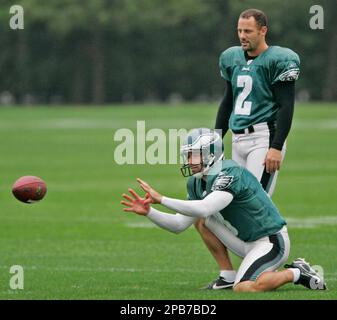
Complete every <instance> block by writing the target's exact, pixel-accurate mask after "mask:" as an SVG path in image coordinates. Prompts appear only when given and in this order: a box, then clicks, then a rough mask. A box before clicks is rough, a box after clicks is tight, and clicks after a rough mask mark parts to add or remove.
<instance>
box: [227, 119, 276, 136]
mask: <svg viewBox="0 0 337 320" xmlns="http://www.w3.org/2000/svg"><path fill="white" fill-rule="evenodd" d="M266 129H268V130H269V131H271V130H275V121H271V122H261V123H257V124H253V125H250V126H249V127H247V128H245V129H240V130H232V132H233V133H234V134H249V133H253V132H257V131H263V130H266Z"/></svg>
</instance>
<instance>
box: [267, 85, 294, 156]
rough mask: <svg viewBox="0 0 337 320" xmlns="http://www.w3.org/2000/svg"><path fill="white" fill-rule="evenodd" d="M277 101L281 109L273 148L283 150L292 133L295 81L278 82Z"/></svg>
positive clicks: (275, 93) (275, 91)
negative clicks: (290, 132)
mask: <svg viewBox="0 0 337 320" xmlns="http://www.w3.org/2000/svg"><path fill="white" fill-rule="evenodd" d="M273 91H274V96H275V101H276V103H277V105H278V107H279V110H278V113H277V119H276V131H275V136H274V139H273V141H272V143H271V145H270V147H271V148H274V149H277V150H282V147H283V144H284V141H285V140H286V138H287V136H288V133H289V131H290V127H291V122H292V119H293V114H294V103H295V81H285V82H277V83H276V84H275V85H274V86H273Z"/></svg>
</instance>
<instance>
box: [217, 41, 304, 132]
mask: <svg viewBox="0 0 337 320" xmlns="http://www.w3.org/2000/svg"><path fill="white" fill-rule="evenodd" d="M219 64H220V73H221V76H222V77H223V78H224V79H225V80H227V81H229V82H231V85H232V91H233V112H232V114H231V116H230V119H229V128H230V129H232V130H241V129H245V128H247V127H248V126H250V125H253V124H257V123H261V122H269V121H274V120H275V119H276V114H277V111H278V106H277V104H276V102H275V98H274V95H273V85H274V84H276V83H277V82H279V81H295V80H297V78H298V75H299V72H300V69H299V66H300V59H299V57H298V55H297V54H296V53H295V52H294V51H292V50H290V49H288V48H282V47H278V46H270V47H268V49H267V50H265V51H263V52H262V53H261V54H260V55H259V56H257V57H256V58H255V59H252V60H246V58H245V54H244V51H243V50H242V48H241V47H231V48H229V49H227V50H226V51H224V52H223V53H222V54H221V56H220V61H219Z"/></svg>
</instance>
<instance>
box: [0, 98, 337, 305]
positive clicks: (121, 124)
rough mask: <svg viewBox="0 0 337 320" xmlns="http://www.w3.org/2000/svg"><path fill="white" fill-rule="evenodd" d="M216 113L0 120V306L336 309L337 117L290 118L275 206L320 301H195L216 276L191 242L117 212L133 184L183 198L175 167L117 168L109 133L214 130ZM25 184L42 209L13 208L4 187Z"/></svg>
mask: <svg viewBox="0 0 337 320" xmlns="http://www.w3.org/2000/svg"><path fill="white" fill-rule="evenodd" d="M216 111H217V106H216V105H214V104H210V105H206V104H204V105H202V104H199V105H181V106H169V105H168V106H165V105H138V106H114V107H104V108H85V107H61V108H55V107H49V108H44V107H34V108H30V107H27V108H19V107H17V108H0V148H1V149H0V150H1V151H0V168H1V176H0V203H1V207H0V219H1V224H0V248H1V262H0V298H1V299H122V300H123V299H130V300H132V299H336V298H337V271H336V267H335V266H336V257H337V247H336V241H337V228H336V224H337V218H336V213H337V194H336V178H337V167H336V159H337V148H336V134H337V120H336V119H337V108H336V107H335V106H332V105H328V104H310V105H299V106H298V107H297V109H296V112H295V119H294V123H293V128H292V130H291V133H290V136H289V138H288V149H287V155H286V159H285V162H284V164H283V167H282V170H281V172H280V176H279V180H278V185H277V188H276V191H275V193H274V196H273V200H274V201H275V203H276V204H277V206H278V207H279V208H280V211H281V212H282V214H283V215H284V216H285V217H286V218H289V221H290V223H289V226H288V229H289V234H290V238H291V242H292V248H291V254H290V259H293V258H295V257H298V256H301V257H302V256H304V257H306V258H307V260H308V261H310V262H311V263H312V264H317V265H321V266H322V267H323V268H324V275H325V278H326V281H327V283H328V287H329V290H328V291H326V292H314V291H309V290H307V289H305V288H303V287H300V286H294V285H292V284H288V285H286V286H284V287H282V288H280V289H278V290H277V291H274V292H270V293H263V294H237V293H234V292H232V291H216V292H210V291H205V290H200V288H201V287H202V286H204V285H205V284H206V283H208V282H209V281H210V280H212V279H213V278H215V277H216V276H217V273H218V270H217V267H216V264H215V261H214V260H213V259H212V257H211V255H210V254H209V253H208V251H207V250H206V249H205V247H204V245H203V244H202V242H201V240H200V238H199V236H198V235H197V233H196V232H195V230H193V228H190V229H189V230H187V231H186V232H184V233H182V234H180V235H178V236H177V235H173V234H170V233H168V232H166V231H163V230H160V229H159V228H156V227H152V226H151V224H150V223H149V222H148V221H147V220H146V218H143V217H139V216H136V215H131V214H125V213H123V212H122V210H121V206H120V204H119V201H120V199H121V194H122V193H123V192H125V191H126V190H127V188H128V187H130V186H131V187H137V186H136V182H135V178H136V177H138V176H139V177H142V178H144V180H147V181H148V182H150V183H151V184H153V186H155V187H156V188H157V189H158V190H160V191H161V192H163V193H165V194H166V195H168V196H172V197H179V198H183V197H184V196H185V194H186V191H185V183H186V180H185V179H184V178H183V177H182V176H181V175H180V172H179V165H124V166H120V165H117V164H116V163H115V161H114V150H115V148H116V146H117V145H118V143H119V142H115V141H114V139H113V136H114V133H115V132H116V130H117V129H119V128H130V129H132V130H135V128H136V121H137V120H146V128H147V129H150V128H161V129H163V130H165V131H166V132H167V130H168V129H169V128H186V129H190V128H193V127H199V126H204V127H211V126H212V125H213V123H214V119H215V115H216ZM225 143H226V146H230V141H229V137H226V139H225ZM226 154H227V156H230V150H229V147H228V149H227V150H226ZM22 175H37V176H40V177H42V178H43V179H44V180H45V181H46V182H47V185H48V193H47V196H46V198H45V199H44V200H43V201H41V202H40V203H38V204H34V205H26V204H22V203H20V202H18V201H17V200H15V199H14V197H13V196H12V195H11V185H12V184H13V182H14V181H15V180H16V179H17V178H18V177H20V176H22ZM290 259H289V260H290ZM233 260H234V264H235V265H236V266H238V265H239V260H238V259H237V258H236V257H234V256H233ZM12 265H21V266H23V268H24V277H25V278H24V290H12V289H10V287H9V280H10V277H11V276H12V275H11V274H10V273H9V268H10V267H11V266H12Z"/></svg>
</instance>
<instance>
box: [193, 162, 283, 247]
mask: <svg viewBox="0 0 337 320" xmlns="http://www.w3.org/2000/svg"><path fill="white" fill-rule="evenodd" d="M212 171H213V172H210V174H209V175H208V176H207V179H206V181H204V180H202V179H198V178H195V177H193V176H192V177H190V178H189V180H188V182H187V192H188V199H190V200H201V199H203V198H205V197H206V196H207V195H208V194H210V193H211V192H213V191H215V190H219V191H227V192H230V193H231V194H232V195H233V200H232V202H231V203H230V204H229V205H228V206H227V207H226V208H224V209H223V210H221V211H220V212H219V213H218V214H217V216H218V218H219V219H220V221H222V222H223V224H224V225H225V226H227V227H228V228H229V229H230V230H231V231H232V232H233V233H234V234H235V235H236V236H237V237H239V238H240V239H241V240H243V241H246V242H249V241H255V240H257V239H260V238H262V237H265V236H269V235H271V234H274V233H276V232H277V231H279V230H280V229H281V228H282V226H284V225H285V224H286V222H285V220H284V219H283V218H282V216H281V215H280V213H279V211H278V209H277V208H276V206H275V205H274V203H273V202H272V200H271V199H270V197H269V196H268V194H267V193H266V192H265V191H264V190H263V188H262V186H261V184H260V182H259V181H258V180H257V179H256V177H255V176H254V175H253V174H252V173H250V172H249V171H248V170H247V169H245V168H244V167H241V166H239V165H238V164H237V163H236V162H235V161H233V160H223V161H222V162H221V163H219V166H218V168H216V167H215V168H213V169H212Z"/></svg>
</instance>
